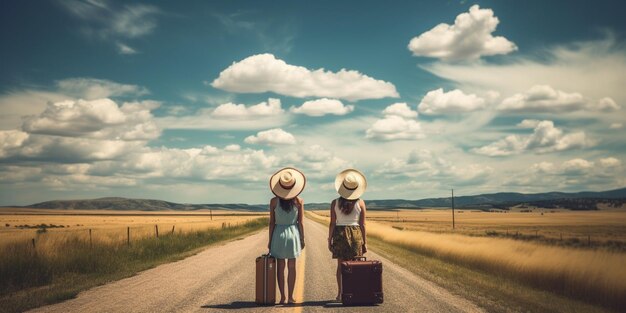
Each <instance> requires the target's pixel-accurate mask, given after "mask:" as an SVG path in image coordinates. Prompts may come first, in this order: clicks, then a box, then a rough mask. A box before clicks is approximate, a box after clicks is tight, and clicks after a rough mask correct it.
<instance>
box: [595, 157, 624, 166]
mask: <svg viewBox="0 0 626 313" xmlns="http://www.w3.org/2000/svg"><path fill="white" fill-rule="evenodd" d="M598 164H599V165H600V166H601V167H604V168H616V167H620V166H622V161H620V160H618V159H616V158H613V157H608V158H603V159H600V160H598Z"/></svg>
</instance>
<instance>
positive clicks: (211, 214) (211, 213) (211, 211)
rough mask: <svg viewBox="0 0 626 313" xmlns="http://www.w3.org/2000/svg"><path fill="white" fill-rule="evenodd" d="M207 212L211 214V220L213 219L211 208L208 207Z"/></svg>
mask: <svg viewBox="0 0 626 313" xmlns="http://www.w3.org/2000/svg"><path fill="white" fill-rule="evenodd" d="M209 213H210V214H211V220H213V209H209Z"/></svg>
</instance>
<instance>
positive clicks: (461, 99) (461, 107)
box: [418, 88, 486, 114]
mask: <svg viewBox="0 0 626 313" xmlns="http://www.w3.org/2000/svg"><path fill="white" fill-rule="evenodd" d="M485 105H486V101H485V99H483V98H480V97H478V96H476V95H475V94H465V93H463V91H461V90H459V89H455V90H452V91H448V92H444V91H443V89H442V88H439V89H436V90H431V91H429V92H428V93H427V94H426V96H424V98H422V102H420V104H419V106H418V109H419V111H420V113H424V114H446V113H463V112H471V111H476V110H480V109H484V108H485Z"/></svg>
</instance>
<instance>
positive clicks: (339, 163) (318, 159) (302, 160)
mask: <svg viewBox="0 0 626 313" xmlns="http://www.w3.org/2000/svg"><path fill="white" fill-rule="evenodd" d="M281 163H283V164H284V166H293V167H296V168H298V169H301V170H302V171H303V172H304V173H305V174H306V177H307V178H308V179H312V178H313V179H318V180H322V179H323V180H326V181H331V178H334V177H335V175H337V173H339V172H340V171H342V170H343V169H346V168H349V167H351V166H352V164H351V163H350V162H348V161H346V160H344V159H342V158H339V157H337V156H335V155H334V154H333V153H331V152H330V151H328V150H327V149H325V148H324V147H322V146H321V145H310V146H304V147H302V148H301V149H298V150H297V152H291V153H287V154H286V155H285V156H284V157H283V158H282V159H281Z"/></svg>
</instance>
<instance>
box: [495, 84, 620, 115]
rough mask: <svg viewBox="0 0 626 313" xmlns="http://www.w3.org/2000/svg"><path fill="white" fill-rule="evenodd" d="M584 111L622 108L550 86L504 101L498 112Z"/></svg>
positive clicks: (541, 86)
mask: <svg viewBox="0 0 626 313" xmlns="http://www.w3.org/2000/svg"><path fill="white" fill-rule="evenodd" d="M584 109H586V110H592V111H615V110H619V109H620V106H619V105H618V104H617V103H615V101H614V100H613V99H611V98H608V97H605V98H602V99H600V100H598V101H597V102H592V101H589V100H588V99H585V98H584V97H583V96H582V95H581V94H580V93H577V92H574V93H567V92H564V91H561V90H556V89H554V88H552V87H550V86H548V85H535V86H533V87H531V88H530V89H529V90H528V91H526V92H524V93H518V94H515V95H513V96H511V97H508V98H506V99H504V100H503V101H502V103H501V104H500V105H498V110H501V111H516V112H571V111H578V110H584Z"/></svg>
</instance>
